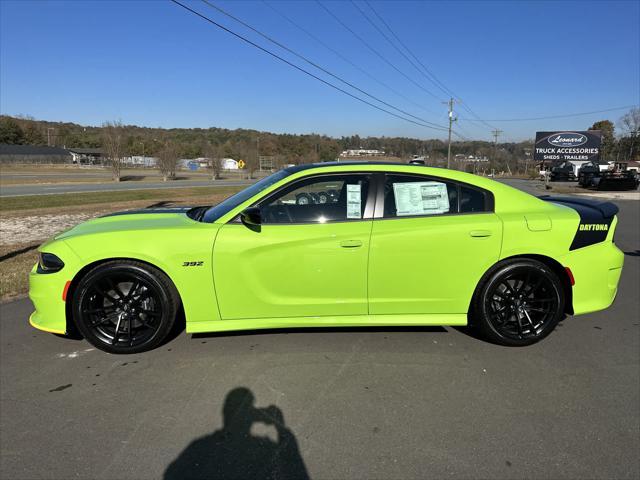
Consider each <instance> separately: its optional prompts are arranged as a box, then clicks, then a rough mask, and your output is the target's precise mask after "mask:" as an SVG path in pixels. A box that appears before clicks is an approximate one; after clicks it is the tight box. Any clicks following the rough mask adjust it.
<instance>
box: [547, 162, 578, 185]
mask: <svg viewBox="0 0 640 480" xmlns="http://www.w3.org/2000/svg"><path fill="white" fill-rule="evenodd" d="M574 169H575V166H574V165H573V164H572V163H571V162H566V161H565V162H558V163H556V164H555V165H554V166H553V167H551V175H549V180H550V181H552V182H575V181H576V173H575V170H574Z"/></svg>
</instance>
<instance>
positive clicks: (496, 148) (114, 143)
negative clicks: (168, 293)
mask: <svg viewBox="0 0 640 480" xmlns="http://www.w3.org/2000/svg"><path fill="white" fill-rule="evenodd" d="M617 126H618V131H617V132H616V125H615V124H614V123H613V122H612V121H610V120H602V121H599V122H596V123H594V124H593V125H592V126H591V127H590V128H591V129H598V130H602V132H603V145H602V152H603V153H602V155H601V158H603V159H605V160H618V161H628V160H634V159H635V160H638V159H640V138H638V137H640V135H639V133H638V132H639V130H640V109H638V108H634V109H632V110H631V111H629V112H628V113H626V114H625V115H624V116H622V117H621V118H620V119H619V120H618V122H617ZM585 127H586V125H585ZM0 143H4V144H24V145H51V146H59V147H66V148H74V147H75V148H101V149H103V151H104V153H105V155H106V156H107V158H109V159H113V158H123V157H125V156H147V157H149V156H152V157H156V158H157V159H158V167H159V168H160V170H161V171H162V174H163V176H164V177H165V178H166V179H170V178H173V177H175V170H176V165H177V161H178V159H180V158H191V159H194V158H202V157H204V158H208V159H211V165H210V167H211V169H212V172H213V176H214V178H215V177H216V176H219V173H220V169H221V164H220V159H222V158H233V159H236V160H240V159H242V160H244V161H245V163H246V165H247V167H246V169H247V172H248V173H249V175H251V174H252V172H253V171H254V170H257V169H258V167H259V157H260V156H266V157H270V158H271V159H273V160H274V166H275V167H279V166H282V165H284V164H300V163H312V162H322V161H332V160H335V159H336V158H337V157H338V155H339V153H340V152H341V151H343V150H347V149H358V148H364V149H375V150H384V151H385V154H386V156H388V157H396V158H398V159H400V160H403V161H406V160H407V159H409V158H411V157H412V156H425V157H427V158H428V163H430V164H437V162H438V160H442V159H445V158H446V156H447V144H446V142H445V141H442V140H439V139H429V140H422V139H417V138H407V137H361V136H359V135H352V136H343V137H340V138H332V137H329V136H327V135H321V134H316V133H310V134H301V135H295V134H276V133H270V132H261V131H257V130H249V129H236V130H229V129H225V128H216V127H212V128H169V129H165V128H149V127H139V126H136V125H123V124H122V123H120V122H105V123H104V124H103V125H101V126H83V125H78V124H76V123H70V122H49V121H42V120H35V119H34V118H31V117H26V116H18V117H11V116H7V115H3V116H0ZM636 143H639V144H638V145H636ZM532 151H533V140H527V141H522V142H500V143H498V144H494V143H492V142H488V141H481V140H466V141H455V142H454V143H453V144H452V152H453V154H454V155H456V154H459V155H464V156H468V155H474V156H476V157H487V158H489V159H490V162H489V163H488V164H487V165H486V166H487V167H488V168H492V169H496V170H498V171H499V170H504V171H512V170H513V171H517V170H518V169H519V168H520V167H521V166H522V165H523V164H524V165H526V164H527V160H529V159H530V158H531V154H532ZM453 167H454V168H465V165H464V164H463V163H462V162H454V164H453ZM116 176H117V177H119V167H118V168H116V167H114V177H116Z"/></svg>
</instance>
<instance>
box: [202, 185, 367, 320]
mask: <svg viewBox="0 0 640 480" xmlns="http://www.w3.org/2000/svg"><path fill="white" fill-rule="evenodd" d="M373 195H374V192H373V189H372V182H371V175H370V174H367V173H344V174H343V173H340V174H323V175H313V176H308V177H304V178H302V179H299V180H297V181H294V182H292V183H291V184H288V185H287V186H285V187H283V188H282V189H280V190H278V191H276V192H275V193H272V194H270V195H268V197H267V198H265V199H263V200H261V201H259V202H257V206H258V207H259V208H260V211H261V217H262V224H261V226H260V228H259V229H253V230H252V229H250V228H248V227H246V226H245V225H243V224H242V223H241V222H239V221H237V220H236V221H232V222H230V223H227V224H226V225H224V226H223V227H222V228H221V229H220V232H219V233H218V236H217V238H216V241H215V245H214V253H213V269H214V281H215V286H216V292H217V298H218V305H219V308H220V315H221V317H222V318H223V319H225V320H227V319H240V318H279V317H305V316H338V315H366V314H367V257H368V251H369V241H370V237H371V227H372V216H373V203H374V196H373Z"/></svg>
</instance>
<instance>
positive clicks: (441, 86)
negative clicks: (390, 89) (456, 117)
mask: <svg viewBox="0 0 640 480" xmlns="http://www.w3.org/2000/svg"><path fill="white" fill-rule="evenodd" d="M351 1H352V3H353V4H354V5H356V4H355V2H353V0H351ZM364 2H365V3H366V4H367V6H368V7H369V9H370V10H371V11H372V12H373V14H374V15H375V16H376V17H377V18H378V20H379V21H380V22H381V23H382V24H383V25H384V26H385V27H386V29H387V30H389V33H391V35H392V36H393V38H395V39H396V41H397V42H398V43H399V44H400V45H401V46H402V47H403V48H404V49H405V50H406V51H407V52H408V53H409V55H411V57H413V59H414V60H415V61H416V62H417V63H419V64H420V66H422V68H423V69H424V71H425V72H426V73H427V75H428V76H426V78H427V79H428V80H429V81H430V82H431V83H433V84H434V85H435V86H436V87H438V88H439V89H440V90H442V91H443V92H444V93H445V95H451V96H453V97H455V96H456V95H455V94H454V93H453V92H452V91H451V90H449V89H448V88H447V86H446V85H445V84H444V83H442V82H441V81H440V80H438V78H437V77H436V76H435V74H434V73H433V72H432V71H431V70H429V69H428V68H427V67H426V66H425V65H424V64H423V63H422V62H421V61H420V60H419V59H418V57H416V56H415V55H414V54H413V52H412V51H411V50H410V49H409V47H407V45H406V44H405V43H404V42H403V41H402V40H401V39H400V37H398V35H396V33H395V32H394V31H393V29H392V28H391V27H390V26H389V24H388V23H387V22H386V21H385V20H384V18H383V17H382V16H381V15H380V14H379V13H378V11H377V10H376V9H375V8H373V5H371V3H369V1H368V0H364ZM356 8H357V5H356ZM358 10H360V8H358ZM360 11H361V12H362V10H360ZM363 15H364V12H363ZM376 29H377V27H376ZM378 31H380V30H378ZM380 33H382V32H380ZM385 38H386V35H385ZM387 41H389V40H387ZM389 43H391V42H390V41H389ZM392 45H393V44H392ZM394 47H395V45H394ZM396 50H397V47H396ZM398 51H399V50H398ZM401 53H402V52H401ZM402 55H403V56H404V53H403V54H402ZM405 58H406V56H405ZM411 63H412V62H411ZM412 65H413V63H412ZM414 67H415V65H414ZM416 68H417V67H416ZM418 71H420V70H418ZM423 75H424V73H423Z"/></svg>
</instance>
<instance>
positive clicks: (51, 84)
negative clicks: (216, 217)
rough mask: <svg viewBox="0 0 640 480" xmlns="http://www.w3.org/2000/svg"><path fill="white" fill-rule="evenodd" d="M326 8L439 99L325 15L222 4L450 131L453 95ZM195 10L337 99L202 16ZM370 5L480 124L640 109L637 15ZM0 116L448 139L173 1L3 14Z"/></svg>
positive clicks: (20, 5) (513, 128)
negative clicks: (311, 74) (322, 80)
mask: <svg viewBox="0 0 640 480" xmlns="http://www.w3.org/2000/svg"><path fill="white" fill-rule="evenodd" d="M211 1H214V0H211ZM323 3H324V5H325V6H326V7H327V8H328V9H329V10H331V11H332V12H334V13H335V15H336V16H338V17H339V18H340V19H342V21H343V22H345V23H346V24H347V25H348V26H349V27H350V28H351V29H353V30H354V31H355V32H356V33H357V34H358V35H360V36H361V37H362V38H364V39H365V40H366V41H367V42H368V44H369V45H370V46H371V47H372V48H373V49H374V50H375V51H377V52H379V54H380V55H381V56H382V57H384V58H385V59H387V60H388V61H389V62H391V63H392V64H393V65H395V66H396V67H397V68H398V69H399V70H400V71H401V72H403V73H404V74H405V75H407V76H408V77H409V78H411V79H412V80H413V81H414V82H416V83H418V84H419V85H421V86H422V88H424V89H427V90H429V91H431V92H432V93H433V94H434V95H435V96H436V97H437V98H434V97H433V96H430V95H429V94H427V93H426V92H425V91H424V90H422V89H421V88H419V87H418V86H416V85H415V84H414V83H412V82H411V81H409V80H408V79H407V78H405V77H404V76H403V75H401V74H400V73H398V72H397V71H395V70H394V69H393V68H392V67H391V66H389V65H388V64H387V63H385V62H384V61H383V60H381V58H380V57H378V56H376V55H375V54H374V53H372V51H371V50H369V49H368V48H367V47H366V46H365V45H363V44H362V43H361V42H360V41H359V40H358V39H357V38H355V37H354V36H353V35H352V34H351V33H350V32H349V31H347V30H346V29H345V28H344V27H343V26H341V25H340V24H338V23H337V22H336V20H335V19H333V18H332V17H330V16H329V15H328V14H327V12H325V11H324V10H323V9H322V7H321V6H319V5H318V3H316V2H315V1H309V2H303V1H297V2H294V1H290V2H283V1H269V2H268V3H265V2H262V1H246V2H231V1H220V2H216V4H217V5H218V6H220V7H222V8H224V9H225V10H227V11H229V12H231V13H232V14H234V15H236V16H238V17H239V18H241V19H242V20H244V21H245V22H247V23H249V24H251V25H252V26H254V27H255V28H257V29H259V30H261V31H263V32H264V33H267V34H268V35H270V36H272V37H273V38H275V39H277V40H279V41H281V42H282V43H284V44H286V45H287V46H289V47H290V48H291V49H294V50H296V51H298V52H300V53H302V54H304V55H306V56H308V57H309V58H310V59H311V60H313V61H314V62H316V63H317V64H320V65H322V66H323V67H325V68H327V69H328V70H330V71H331V72H333V73H335V74H337V75H339V76H341V77H343V78H344V79H345V80H348V81H350V82H352V83H353V84H355V85H357V86H358V87H360V88H361V89H363V90H366V91H367V92H369V93H371V94H373V95H375V96H377V97H379V98H380V99H382V100H385V101H386V102H388V103H389V104H392V105H394V106H396V107H398V108H401V109H403V110H405V111H407V112H408V113H411V114H413V115H415V116H417V117H421V118H424V119H425V120H428V121H430V122H434V123H437V124H441V125H445V124H446V123H447V114H446V106H445V105H442V104H441V103H440V101H441V100H445V99H446V97H447V95H446V94H445V93H444V92H443V91H441V90H439V89H438V88H437V87H436V86H434V85H433V84H432V83H429V81H428V80H427V79H426V78H425V77H424V76H423V75H421V74H420V73H419V72H418V71H417V70H416V69H415V68H414V67H413V66H412V65H411V64H410V63H408V62H407V61H406V60H405V58H403V57H402V56H401V55H400V54H399V53H398V52H397V51H396V50H395V49H394V48H393V47H392V46H391V45H389V43H387V41H386V40H385V38H384V37H383V36H382V35H381V34H380V33H379V32H378V31H376V30H375V29H374V28H373V27H372V26H371V25H370V24H369V23H368V22H367V20H366V19H365V18H364V17H363V16H362V14H361V13H360V12H359V11H358V9H357V8H356V6H354V4H352V3H350V2H347V1H344V2H332V1H325V2H323ZM187 4H188V5H189V6H191V7H192V8H194V9H197V10H198V11H200V12H202V13H203V14H205V15H207V16H209V17H211V18H212V19H215V20H216V21H219V22H220V23H222V24H224V25H226V26H228V27H229V28H232V29H233V30H234V31H237V32H239V33H242V34H243V35H247V36H248V37H249V38H251V39H253V40H255V41H258V42H259V43H261V44H263V45H265V46H268V48H270V49H273V50H274V51H278V52H279V53H281V54H283V55H285V56H286V58H288V59H293V61H295V62H296V63H298V64H300V65H301V66H304V68H307V69H310V70H313V71H314V72H315V73H317V74H319V75H320V76H322V77H323V78H326V79H328V80H330V81H332V82H334V83H337V81H336V80H334V79H331V78H330V77H327V76H326V75H324V74H322V73H321V72H318V71H317V70H314V69H313V67H310V66H309V65H305V64H303V63H302V62H300V61H299V60H297V59H295V57H292V56H291V55H289V54H287V53H286V52H283V51H282V50H280V49H278V48H277V47H275V46H273V45H269V44H268V43H266V42H265V41H264V40H263V39H261V38H260V37H258V36H257V35H255V34H254V33H252V32H251V31H249V30H247V29H246V28H244V27H242V26H240V25H238V24H237V23H235V22H234V21H233V20H231V19H229V18H226V17H224V16H223V15H221V14H220V13H219V12H217V11H215V10H214V9H212V8H210V7H209V6H207V5H205V4H203V3H202V2H200V1H192V2H188V3H187ZM269 5H272V6H273V7H275V8H276V9H277V10H279V11H280V12H283V13H285V14H286V15H287V16H288V17H289V18H290V19H291V20H293V21H294V22H295V23H296V24H298V25H300V26H301V27H303V28H304V29H306V30H307V31H309V32H310V33H312V34H313V35H315V36H317V37H319V38H321V39H322V41H323V42H324V43H326V44H327V45H328V46H329V47H331V48H332V49H334V50H336V51H338V52H339V53H340V54H341V55H342V56H343V57H345V58H347V59H348V60H349V61H350V62H352V63H354V64H356V65H357V66H358V67H360V68H361V69H363V70H365V71H366V72H368V74H369V76H367V75H365V74H364V73H362V71H360V70H358V69H356V68H354V67H353V66H352V65H350V64H349V63H347V62H345V61H344V60H343V59H341V58H339V57H338V56H336V54H335V53H333V52H331V51H330V50H327V49H326V48H325V47H324V46H322V45H321V44H319V43H317V42H316V41H315V40H313V39H312V38H310V37H309V36H307V35H306V34H305V33H303V32H302V31H300V30H298V29H297V28H296V27H295V26H293V25H292V24H291V23H289V22H288V21H287V20H285V19H284V18H283V17H281V16H280V15H279V14H278V13H277V12H276V11H274V10H273V9H271V8H270V7H269ZM371 5H373V8H374V9H375V10H376V11H377V12H378V13H379V14H380V16H381V17H382V18H383V19H384V20H385V22H386V23H387V24H388V25H389V26H390V27H391V29H392V30H393V31H394V33H395V34H396V35H397V36H398V37H399V38H400V39H401V40H402V41H403V43H404V44H405V45H407V46H408V47H409V48H410V49H411V51H412V52H413V53H414V54H415V55H416V56H417V57H418V58H419V60H420V61H421V62H422V63H423V64H424V65H425V66H427V67H428V68H429V70H430V71H431V72H433V73H434V74H435V75H436V76H437V78H438V79H439V80H440V81H441V82H442V83H443V84H444V85H445V86H446V88H448V89H449V90H452V91H453V92H454V93H455V94H456V95H457V96H458V97H460V98H462V99H463V100H464V101H465V104H466V105H467V106H468V107H470V108H471V109H472V110H473V111H474V112H475V113H476V114H477V115H478V116H480V118H483V119H505V118H523V117H524V118H529V117H539V116H547V115H562V114H566V113H575V112H587V111H593V110H601V109H607V108H613V107H618V106H624V105H637V104H638V103H639V102H640V91H639V90H640V2H638V1H594V2H586V1H585V2H582V1H570V2H555V1H537V2H529V1H511V2H509V1H503V2H484V1H438V2H436V1H433V2H432V1H425V2H400V1H398V2H386V1H372V2H371ZM357 6H359V7H360V8H361V9H362V10H363V11H365V12H366V13H367V14H369V16H370V17H371V18H372V20H374V21H376V22H378V24H379V26H380V28H381V29H382V31H384V32H385V33H387V35H389V36H390V33H389V32H388V30H386V29H385V28H386V27H385V26H384V25H382V24H380V23H379V21H378V19H377V18H376V17H374V16H373V13H372V11H371V10H370V9H369V6H368V5H367V4H366V3H363V2H361V1H359V0H358V1H357ZM371 77H373V78H375V79H376V80H378V81H379V82H382V83H385V84H386V85H388V86H390V87H391V88H392V89H393V90H395V92H392V91H390V90H388V89H387V88H385V87H383V86H382V85H380V84H379V83H377V82H376V81H375V80H373V79H372V78H371ZM343 87H344V85H343ZM346 88H347V89H348V87H346ZM354 93H357V92H354ZM398 93H400V94H401V96H400V95H398ZM358 95H360V96H363V95H362V94H358ZM403 97H404V98H403ZM365 98H366V97H365ZM385 108H388V107H385ZM458 108H459V107H458ZM0 112H2V113H4V114H10V115H15V114H24V115H31V116H33V117H35V118H38V119H45V120H54V121H71V122H76V123H80V124H87V125H99V124H101V123H102V122H104V121H107V120H117V119H119V120H121V121H122V122H124V123H127V124H137V125H144V126H153V127H156V126H161V127H210V126H213V127H224V128H255V129H258V130H266V131H273V132H289V133H308V132H317V133H324V134H328V135H332V136H340V135H351V134H359V135H362V136H366V135H387V136H410V137H418V138H443V137H444V134H443V132H440V131H434V130H429V129H427V128H424V127H422V126H417V125H413V124H410V123H407V122H405V121H403V120H400V119H398V118H394V117H391V116H389V115H387V114H385V113H383V112H380V111H377V110H374V109H372V108H371V107H369V106H366V105H363V104H361V103H359V102H357V101H356V100H353V99H351V98H349V97H346V96H345V95H343V94H341V93H339V92H337V91H335V90H332V89H331V88H329V87H327V86H325V85H323V84H321V83H320V82H318V81H316V80H314V79H312V78H309V77H308V76H306V75H304V74H302V73H300V72H298V71H296V70H293V69H292V68H291V67H289V66H287V65H285V64H283V63H280V62H279V61H277V60H275V59H274V58H272V57H270V56H269V55H267V54H265V53H263V52H261V51H259V50H257V49H255V48H254V47H251V46H249V45H247V44H245V43H243V42H241V41H240V40H238V39H237V38H234V37H233V36H231V35H229V34H228V33H226V32H224V31H222V30H219V29H218V28H216V27H214V26H213V25H211V24H208V23H206V22H205V21H203V20H202V19H201V18H198V17H196V16H195V15H193V14H191V13H189V12H187V11H185V10H184V9H182V8H181V7H179V6H178V5H175V4H174V3H171V2H170V1H168V0H167V1H161V0H157V1H156V0H148V1H102V2H100V1H82V0H75V1H68V2H57V1H51V2H45V1H32V0H24V1H13V0H0ZM624 112H625V110H619V111H615V112H610V113H604V114H594V115H589V116H583V117H575V118H566V119H556V120H544V121H529V122H489V123H490V124H491V125H492V126H497V127H499V128H500V129H502V130H504V135H503V137H502V138H504V139H511V140H519V139H524V138H531V137H533V136H534V134H535V131H536V130H553V129H567V130H570V129H582V128H586V127H588V126H590V125H591V124H592V123H593V122H594V121H596V120H599V119H602V118H609V119H611V120H613V121H616V120H617V119H618V118H619V117H620V116H621V115H622V114H623V113H624ZM458 115H459V117H460V118H461V120H460V121H459V124H458V125H457V126H456V128H459V131H460V132H461V133H463V134H464V135H465V136H467V137H473V138H480V139H490V138H491V137H490V131H489V130H490V128H489V127H488V126H486V125H484V124H482V123H473V122H469V121H468V120H466V119H467V118H473V117H471V115H470V114H469V113H468V112H467V111H465V110H463V109H460V108H459V112H458Z"/></svg>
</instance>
